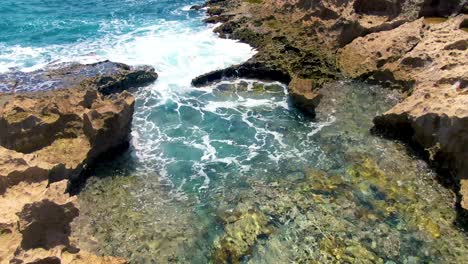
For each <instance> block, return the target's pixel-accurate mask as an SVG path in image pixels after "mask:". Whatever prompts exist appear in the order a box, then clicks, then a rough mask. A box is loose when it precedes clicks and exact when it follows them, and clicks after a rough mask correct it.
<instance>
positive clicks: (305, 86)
mask: <svg viewBox="0 0 468 264" xmlns="http://www.w3.org/2000/svg"><path fill="white" fill-rule="evenodd" d="M314 88H315V87H314V81H313V80H310V79H300V78H293V79H292V81H291V82H290V83H289V85H288V91H289V96H291V99H292V101H293V103H294V105H295V106H297V107H298V108H300V109H302V110H303V111H305V112H306V113H308V114H309V115H311V116H312V117H315V107H317V105H318V104H319V103H320V99H321V97H322V95H321V94H320V93H319V92H317V91H315V90H314Z"/></svg>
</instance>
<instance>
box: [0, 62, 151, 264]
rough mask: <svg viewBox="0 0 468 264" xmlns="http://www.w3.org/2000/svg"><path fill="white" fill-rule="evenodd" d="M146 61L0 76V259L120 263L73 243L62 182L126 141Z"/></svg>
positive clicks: (70, 208) (72, 204) (74, 207)
mask: <svg viewBox="0 0 468 264" xmlns="http://www.w3.org/2000/svg"><path fill="white" fill-rule="evenodd" d="M156 78H157V74H156V73H155V71H154V69H153V68H151V67H146V66H145V67H130V66H127V65H124V64H119V63H113V62H109V61H104V62H99V63H95V64H90V65H81V64H71V65H58V66H54V67H49V68H46V69H43V70H39V71H35V72H32V73H23V72H10V73H8V74H3V75H0V91H1V92H2V94H1V95H0V106H1V107H0V200H1V202H0V211H1V213H0V243H1V244H2V245H8V246H6V247H1V248H0V263H127V262H126V260H124V259H122V258H116V257H98V256H95V255H93V254H91V253H88V252H86V251H84V250H80V249H79V248H77V246H76V244H77V243H75V242H76V241H74V239H75V238H74V237H73V236H72V235H71V234H72V232H71V223H72V221H73V220H74V219H75V218H76V217H77V216H78V215H79V202H78V200H77V198H76V196H73V195H71V194H70V192H69V187H70V182H71V181H76V180H80V179H81V178H83V177H86V169H87V168H89V167H90V166H93V163H94V162H95V161H96V160H97V159H98V158H101V157H103V156H108V155H114V154H116V153H117V152H118V151H119V149H121V148H122V147H125V146H126V145H128V140H129V135H130V129H131V122H132V118H133V111H134V102H135V99H134V97H133V96H132V95H131V94H130V93H129V92H127V91H126V90H127V89H130V88H135V87H139V86H142V85H144V84H147V83H149V82H152V81H154V80H156Z"/></svg>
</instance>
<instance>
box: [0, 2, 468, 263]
mask: <svg viewBox="0 0 468 264" xmlns="http://www.w3.org/2000/svg"><path fill="white" fill-rule="evenodd" d="M20 3H21V5H20V4H19V2H18V1H16V0H2V4H1V5H0V15H1V17H0V72H2V71H8V70H9V69H10V68H11V67H16V68H18V69H20V70H24V71H31V70H35V69H38V68H41V67H43V66H45V65H48V64H56V63H58V62H67V61H78V62H95V61H99V60H104V59H109V60H113V61H117V62H123V63H127V64H149V65H152V66H154V67H155V68H156V71H157V72H158V74H159V79H158V80H157V81H156V82H155V83H154V84H152V85H150V86H147V87H143V88H141V89H139V90H138V91H136V92H135V93H134V94H135V96H136V98H137V100H136V106H135V114H134V120H133V127H132V146H131V148H130V150H129V151H127V152H125V153H123V154H122V155H121V156H119V157H117V158H116V159H115V160H113V161H110V162H108V163H100V164H98V165H97V167H96V168H94V171H93V173H94V176H96V177H91V178H90V179H88V181H87V182H86V184H85V186H83V189H82V190H81V191H80V193H79V194H78V195H79V201H80V203H81V205H80V207H81V211H80V217H78V218H77V219H76V220H75V221H74V223H73V233H74V237H75V236H76V237H78V238H79V239H78V240H79V245H78V246H79V247H80V248H82V249H84V250H88V251H91V252H94V253H98V254H103V255H116V256H122V257H125V258H127V259H129V260H130V261H131V262H132V263H211V262H216V263H221V262H223V261H222V260H223V258H224V260H225V261H224V262H229V261H228V260H230V258H231V257H238V258H239V259H238V260H239V261H240V262H241V263H310V262H314V263H315V262H317V263H339V262H345V263H387V264H391V263H468V262H467V261H468V259H467V256H468V255H467V254H466V252H468V248H467V247H468V246H467V245H468V242H467V238H466V236H465V235H464V234H463V233H461V232H459V230H457V229H456V228H454V225H453V222H454V219H455V213H454V210H453V208H451V207H450V205H451V203H452V201H451V200H450V197H451V196H450V193H448V191H447V190H446V189H444V188H442V187H441V186H440V185H438V184H437V183H436V182H435V181H434V179H433V177H434V174H433V173H432V172H431V171H430V170H429V169H428V168H427V166H426V164H425V163H423V162H421V161H418V160H417V159H414V158H413V157H410V156H409V155H408V154H407V153H406V152H405V151H404V148H403V147H402V146H401V145H400V144H398V143H395V142H391V141H388V140H385V139H381V138H378V137H375V136H372V135H370V132H369V130H370V128H371V126H372V118H373V117H374V116H375V115H376V114H378V113H383V112H384V111H386V110H388V109H389V108H390V107H391V106H392V105H394V104H395V103H396V100H395V98H394V97H392V96H389V95H391V93H392V92H391V91H389V90H386V89H382V88H381V87H377V86H370V85H365V84H362V83H354V82H336V83H333V84H330V85H327V87H326V88H325V89H323V90H322V93H324V97H323V99H322V102H321V104H320V105H319V107H318V108H317V113H318V121H312V120H310V119H308V118H307V117H306V116H304V115H303V114H302V113H300V112H299V111H298V110H297V109H295V108H294V107H292V106H291V103H290V102H289V99H288V97H287V94H286V87H285V85H283V84H280V83H263V82H259V81H255V80H235V81H223V82H221V83H217V84H213V85H211V86H207V87H203V88H194V87H191V86H190V81H191V79H192V78H194V77H196V76H197V75H200V74H202V73H205V72H209V71H211V70H215V69H219V68H223V67H226V66H229V65H232V64H237V63H241V62H243V61H245V60H247V59H248V58H249V57H251V56H252V55H253V54H254V53H255V51H254V50H252V49H251V47H249V46H248V45H245V44H241V43H239V42H236V41H232V40H225V39H220V38H217V37H216V35H215V34H214V33H213V32H212V29H213V28H212V26H207V25H204V24H203V23H202V22H201V19H202V12H196V11H191V10H190V8H189V6H190V5H192V4H195V3H199V2H197V1H190V0H178V1H175V0H80V1H63V0H47V1H44V0H28V1H20ZM90 10H92V12H90ZM392 98H393V99H392ZM262 219H266V220H265V221H263V220H262ZM229 254H231V255H229ZM237 254H239V255H237ZM217 258H221V261H218V262H217V261H216V259H217ZM217 260H220V259H217ZM236 260H237V259H236ZM233 262H235V261H233Z"/></svg>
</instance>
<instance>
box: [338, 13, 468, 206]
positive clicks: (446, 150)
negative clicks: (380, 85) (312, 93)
mask: <svg viewBox="0 0 468 264" xmlns="http://www.w3.org/2000/svg"><path fill="white" fill-rule="evenodd" d="M466 19H468V17H467V16H458V17H455V18H451V19H448V20H447V21H444V20H435V21H434V20H433V19H426V20H424V19H420V20H417V21H414V22H411V23H407V24H405V25H402V26H401V27H399V28H396V29H394V30H391V31H387V32H380V33H375V34H370V35H368V36H366V37H363V38H358V39H356V40H355V41H353V42H352V43H350V44H349V45H347V46H346V47H344V48H343V49H341V50H340V53H339V56H338V61H339V64H340V65H341V68H342V69H343V72H344V73H345V74H347V75H349V76H351V77H362V76H366V77H369V78H372V79H373V80H375V81H382V82H391V83H393V84H398V83H400V84H401V83H404V84H411V85H409V86H407V87H406V88H411V91H410V92H411V95H410V96H409V97H408V98H406V99H405V100H404V101H403V102H401V103H400V104H398V105H396V106H395V107H394V108H392V109H391V110H389V111H388V112H386V113H385V114H383V115H382V116H378V117H376V118H375V120H374V123H375V128H376V130H378V131H382V132H385V133H387V134H390V135H391V136H395V137H398V138H402V139H405V140H407V141H410V142H412V143H415V144H416V145H417V146H419V147H420V148H422V150H423V151H424V152H425V154H426V156H427V157H428V159H429V160H430V161H431V162H432V163H433V164H434V165H436V166H437V167H438V168H439V169H440V170H441V171H442V172H443V173H444V174H448V175H451V177H450V178H449V179H446V180H448V181H455V186H456V188H457V189H460V194H461V195H462V198H461V206H462V207H463V208H464V209H468V197H466V193H468V190H466V189H465V188H466V183H465V181H467V180H468V166H467V164H466V160H467V158H468V141H467V139H468V109H467V107H466V106H467V105H468V93H467V91H466V89H467V88H468V86H467V85H468V69H467V68H466V64H467V62H468V50H467V48H468V35H467V34H466V32H464V31H463V30H462V29H461V28H462V24H463V22H464V21H466Z"/></svg>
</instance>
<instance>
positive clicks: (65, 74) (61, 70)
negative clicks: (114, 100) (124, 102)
mask: <svg viewBox="0 0 468 264" xmlns="http://www.w3.org/2000/svg"><path fill="white" fill-rule="evenodd" d="M157 78H158V74H157V73H156V72H155V71H154V69H153V68H152V67H149V66H136V67H132V66H128V65H125V64H122V63H116V62H111V61H103V62H97V63H93V64H86V65H84V64H77V63H72V64H57V65H51V66H48V67H46V68H44V69H41V70H37V71H34V72H28V73H27V72H18V71H13V72H8V73H6V74H1V75H0V93H12V92H25V91H43V90H56V89H61V88H64V87H69V88H71V87H91V88H93V89H97V90H99V92H101V93H103V94H111V93H115V92H121V91H123V90H126V89H129V88H132V87H139V86H142V85H145V84H148V83H151V82H153V81H155V80H156V79H157Z"/></svg>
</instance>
